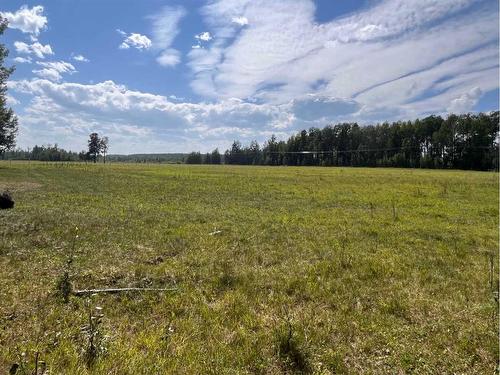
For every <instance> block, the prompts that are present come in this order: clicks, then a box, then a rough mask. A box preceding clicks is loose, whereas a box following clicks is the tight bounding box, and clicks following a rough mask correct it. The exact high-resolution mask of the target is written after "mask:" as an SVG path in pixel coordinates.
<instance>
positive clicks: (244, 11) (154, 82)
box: [0, 0, 499, 153]
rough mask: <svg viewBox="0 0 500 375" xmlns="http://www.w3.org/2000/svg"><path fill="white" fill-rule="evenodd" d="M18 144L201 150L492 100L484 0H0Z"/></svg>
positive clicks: (489, 10)
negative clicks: (101, 142) (99, 139)
mask: <svg viewBox="0 0 500 375" xmlns="http://www.w3.org/2000/svg"><path fill="white" fill-rule="evenodd" d="M0 12H1V14H2V16H3V17H4V18H6V19H7V20H8V21H9V28H8V30H7V31H6V32H5V34H4V35H3V36H2V41H1V43H5V44H6V45H7V47H8V48H9V50H10V55H9V58H8V61H7V62H8V64H12V65H16V72H15V73H14V74H13V75H12V77H11V79H10V81H9V84H8V87H9V92H8V95H9V98H8V99H9V104H10V105H11V106H12V107H13V108H14V110H15V111H16V113H17V114H18V116H19V121H20V132H19V136H18V146H20V147H23V148H25V147H32V146H33V145H34V144H54V143H57V144H59V145H60V146H61V147H64V148H69V149H73V150H81V149H84V148H85V145H86V140H87V137H88V134H89V133H91V132H94V131H97V132H98V133H100V134H102V135H107V136H108V137H109V139H110V145H111V147H110V151H111V152H112V153H135V152H187V151H192V150H200V151H203V152H205V151H208V150H211V149H213V148H215V147H219V148H220V149H222V150H223V149H225V148H226V147H228V146H229V145H230V143H231V142H232V141H233V140H234V139H239V140H241V141H242V142H244V143H245V142H249V141H251V140H253V139H256V140H257V141H259V142H263V141H264V140H266V139H268V138H269V136H270V135H271V134H276V135H277V136H278V137H279V138H286V137H288V136H289V135H290V134H293V133H294V132H296V131H297V130H300V129H304V128H310V127H313V126H315V127H323V126H325V125H328V124H331V123H337V122H343V121H349V122H351V121H356V122H358V123H360V124H368V123H374V122H380V121H385V120H390V121H391V120H409V119H414V118H417V117H423V116H426V115H429V114H441V115H443V116H446V114H447V113H450V112H454V113H463V112H469V111H490V110H497V109H498V107H499V105H498V100H499V97H498V89H499V64H498V61H499V46H498V43H499V38H498V32H499V30H498V22H499V16H498V1H497V0H414V1H412V0H352V1H346V0H317V1H313V0H281V1H279V0H276V1H268V0H209V1H202V0H184V1H165V0H163V1H160V0H148V1H132V0H106V1H102V0H86V1H83V0H80V1H64V0H51V1H16V0H9V1H8V2H6V3H2V4H1V5H0Z"/></svg>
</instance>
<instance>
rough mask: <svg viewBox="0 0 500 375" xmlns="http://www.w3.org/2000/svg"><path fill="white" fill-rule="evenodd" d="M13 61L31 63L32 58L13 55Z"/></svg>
mask: <svg viewBox="0 0 500 375" xmlns="http://www.w3.org/2000/svg"><path fill="white" fill-rule="evenodd" d="M14 61H15V62H16V63H19V64H31V63H32V60H31V57H29V56H28V57H21V56H18V57H15V58H14Z"/></svg>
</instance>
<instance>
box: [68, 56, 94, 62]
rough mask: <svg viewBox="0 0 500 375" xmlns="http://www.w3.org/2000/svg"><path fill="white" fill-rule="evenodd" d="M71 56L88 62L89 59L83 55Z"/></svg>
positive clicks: (76, 59)
mask: <svg viewBox="0 0 500 375" xmlns="http://www.w3.org/2000/svg"><path fill="white" fill-rule="evenodd" d="M72 58H73V60H75V61H79V62H89V61H90V60H89V59H87V58H86V57H85V56H83V55H74V56H72Z"/></svg>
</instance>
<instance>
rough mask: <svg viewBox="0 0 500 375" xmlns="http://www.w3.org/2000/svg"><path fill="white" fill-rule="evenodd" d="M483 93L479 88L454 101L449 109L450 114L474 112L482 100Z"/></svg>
mask: <svg viewBox="0 0 500 375" xmlns="http://www.w3.org/2000/svg"><path fill="white" fill-rule="evenodd" d="M482 94H483V93H482V91H481V89H480V88H479V87H474V88H472V89H471V90H470V91H469V92H466V93H464V94H462V95H460V96H459V97H458V98H456V99H453V100H452V101H451V103H450V106H449V107H448V112H450V113H463V112H468V111H470V110H472V108H473V107H474V106H475V105H476V104H477V102H478V101H479V99H480V98H481V95H482Z"/></svg>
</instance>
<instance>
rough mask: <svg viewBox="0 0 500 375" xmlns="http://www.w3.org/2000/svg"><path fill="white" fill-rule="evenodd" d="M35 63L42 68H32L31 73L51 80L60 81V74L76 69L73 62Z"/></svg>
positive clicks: (74, 71)
mask: <svg viewBox="0 0 500 375" xmlns="http://www.w3.org/2000/svg"><path fill="white" fill-rule="evenodd" d="M37 65H40V66H41V67H42V69H35V70H33V73H35V74H36V75H38V76H40V77H42V78H46V79H48V80H51V81H57V82H58V81H60V80H61V79H62V74H65V73H67V74H73V73H76V69H75V67H74V66H73V64H71V63H69V62H66V61H51V62H44V61H37Z"/></svg>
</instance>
